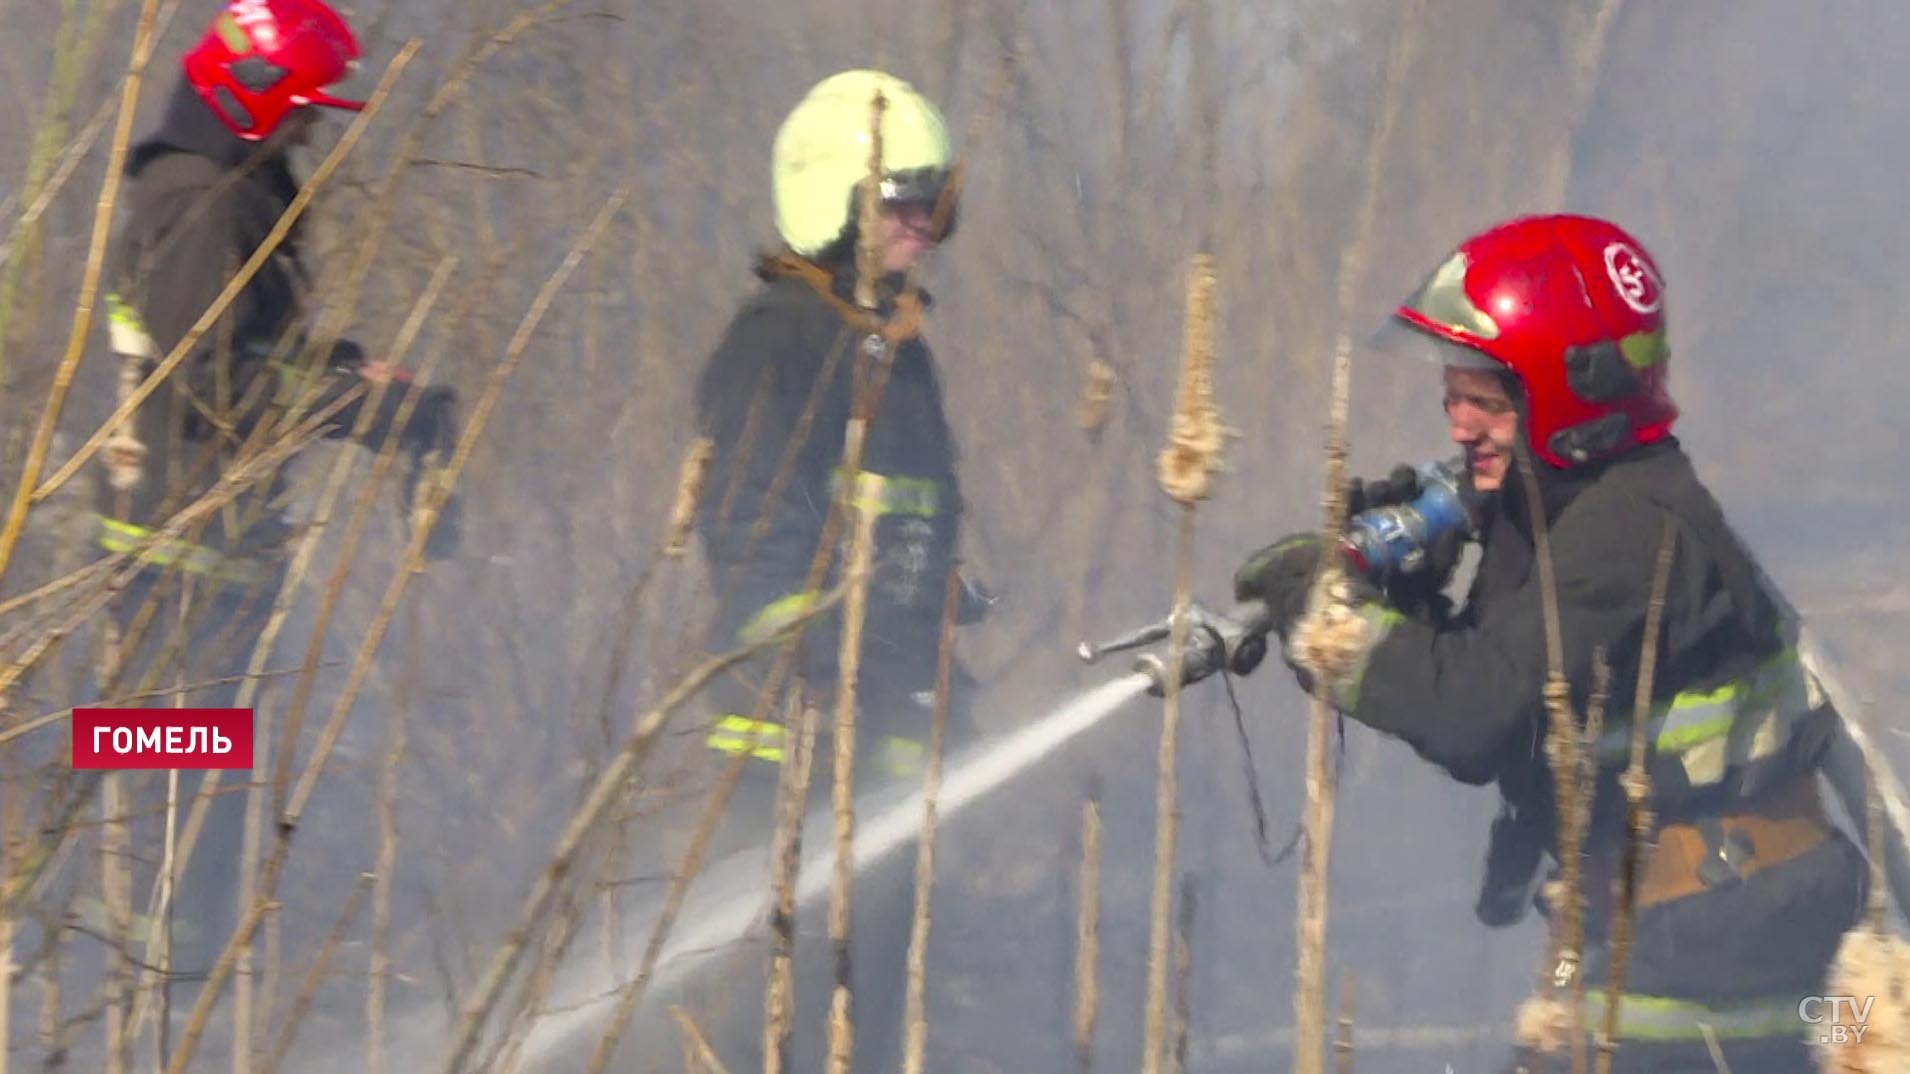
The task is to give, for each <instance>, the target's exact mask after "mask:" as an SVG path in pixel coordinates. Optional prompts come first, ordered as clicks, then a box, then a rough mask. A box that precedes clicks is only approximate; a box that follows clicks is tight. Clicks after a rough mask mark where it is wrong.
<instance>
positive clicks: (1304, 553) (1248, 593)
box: [1234, 533, 1320, 641]
mask: <svg viewBox="0 0 1910 1074" xmlns="http://www.w3.org/2000/svg"><path fill="white" fill-rule="evenodd" d="M1319 566H1320V536H1319V534H1317V533H1295V534H1289V535H1288V536H1286V537H1282V538H1281V539H1280V540H1278V541H1275V542H1274V543H1273V544H1270V545H1268V546H1267V547H1265V548H1262V549H1261V550H1260V551H1258V552H1255V553H1254V554H1253V555H1251V556H1249V557H1247V561H1246V562H1245V563H1242V564H1241V565H1240V568H1239V569H1238V570H1236V571H1234V599H1235V600H1243V601H1244V600H1257V601H1260V602H1262V603H1264V604H1265V605H1266V606H1267V608H1268V610H1269V611H1271V612H1272V613H1273V626H1274V629H1275V630H1276V631H1277V632H1278V633H1279V635H1280V637H1281V640H1283V641H1284V640H1285V639H1286V636H1287V632H1288V631H1290V630H1291V629H1292V628H1293V624H1294V623H1295V622H1296V621H1298V620H1299V618H1300V616H1301V614H1302V613H1304V612H1305V611H1306V602H1307V593H1308V592H1309V591H1310V590H1311V589H1312V588H1313V576H1314V573H1315V572H1316V571H1317V570H1318V569H1319Z"/></svg>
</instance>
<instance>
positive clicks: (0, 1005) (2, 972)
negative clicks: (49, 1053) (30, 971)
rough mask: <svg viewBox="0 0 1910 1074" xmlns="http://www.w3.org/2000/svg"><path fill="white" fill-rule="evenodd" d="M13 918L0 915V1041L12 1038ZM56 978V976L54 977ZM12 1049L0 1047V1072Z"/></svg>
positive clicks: (4, 1069)
mask: <svg viewBox="0 0 1910 1074" xmlns="http://www.w3.org/2000/svg"><path fill="white" fill-rule="evenodd" d="M13 929H14V924H13V918H11V917H0V1041H10V1040H12V1039H13V1026H12V1025H11V1018H10V1015H11V1012H12V1009H13V969H14V967H13ZM56 980H57V978H56ZM12 1052H13V1049H11V1048H0V1074H7V1062H8V1058H9V1057H10V1056H11V1054H12Z"/></svg>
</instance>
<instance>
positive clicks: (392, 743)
mask: <svg viewBox="0 0 1910 1074" xmlns="http://www.w3.org/2000/svg"><path fill="white" fill-rule="evenodd" d="M405 628H406V629H405V634H406V643H407V646H408V647H409V648H410V649H411V650H412V652H413V653H414V654H416V653H418V652H420V651H422V650H421V645H422V638H421V635H420V632H419V629H418V604H417V602H416V601H413V602H412V603H411V604H410V605H408V606H407V607H406V612H405ZM416 664H417V660H416V657H415V655H414V658H413V659H412V660H410V661H407V667H415V666H416ZM411 686H412V683H411V682H410V678H409V676H407V680H406V689H404V691H403V692H402V693H401V694H400V695H399V697H398V698H397V703H396V704H394V705H393V706H392V710H391V726H390V727H389V728H388V729H387V732H388V737H387V739H386V745H385V758H384V763H383V766H382V767H381V768H380V770H379V773H378V864H377V871H376V872H375V873H373V874H372V875H373V876H374V877H375V879H374V880H373V886H372V892H371V960H370V964H369V965H368V966H367V967H366V971H365V978H366V980H365V1070H366V1074H384V1071H385V1003H386V998H387V996H389V994H390V992H391V883H392V877H393V875H394V874H395V873H396V871H397V868H398V766H399V765H401V764H403V763H404V757H405V750H406V748H407V747H408V745H409V743H408V742H407V740H406V731H407V727H406V724H407V722H408V721H409V719H410V716H411V704H412V698H413V696H414V694H413V691H412V689H411Z"/></svg>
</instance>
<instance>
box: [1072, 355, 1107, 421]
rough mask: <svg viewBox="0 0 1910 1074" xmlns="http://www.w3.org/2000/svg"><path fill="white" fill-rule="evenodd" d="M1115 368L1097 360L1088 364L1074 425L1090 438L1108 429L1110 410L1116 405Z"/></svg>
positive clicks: (1076, 405)
mask: <svg viewBox="0 0 1910 1074" xmlns="http://www.w3.org/2000/svg"><path fill="white" fill-rule="evenodd" d="M1114 381H1115V376H1114V367H1113V366H1111V365H1109V364H1107V363H1106V362H1104V361H1102V360H1100V359H1099V358H1096V359H1095V360H1093V361H1092V362H1089V363H1088V372H1087V375H1086V376H1085V377H1083V378H1082V381H1081V399H1080V401H1079V402H1078V403H1076V404H1075V408H1074V423H1075V424H1076V425H1078V426H1080V428H1081V431H1082V432H1085V433H1087V434H1088V435H1089V436H1090V437H1094V436H1099V435H1100V433H1101V431H1102V430H1103V429H1104V428H1106V427H1107V422H1108V409H1109V408H1110V407H1111V406H1113V404H1114Z"/></svg>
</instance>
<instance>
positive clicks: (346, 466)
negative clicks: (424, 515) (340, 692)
mask: <svg viewBox="0 0 1910 1074" xmlns="http://www.w3.org/2000/svg"><path fill="white" fill-rule="evenodd" d="M454 265H455V261H454V260H453V259H451V258H448V257H447V258H445V259H443V260H441V261H439V262H438V267H437V271H436V272H435V273H434V274H433V275H432V278H431V281H430V282H429V283H428V284H426V285H425V290H424V292H423V293H422V294H421V295H420V296H419V299H418V301H417V302H416V303H415V304H414V305H413V307H412V311H411V314H410V316H408V317H407V318H406V320H405V323H404V325H403V326H402V327H401V328H400V329H399V333H398V339H397V341H396V343H395V344H394V347H395V348H398V350H397V351H396V353H397V354H402V352H403V350H407V349H409V346H410V344H411V342H412V341H413V340H415V339H416V337H417V333H418V332H419V331H420V330H422V328H423V325H424V322H425V319H426V317H427V316H428V313H429V311H430V309H431V307H432V305H434V304H435V302H436V299H437V295H438V292H439V290H440V289H441V288H442V287H443V286H444V284H445V282H446V281H447V280H448V279H449V278H450V274H451V271H452V268H453V266H454ZM442 353H443V351H442V349H435V350H433V351H432V352H431V354H430V355H429V356H428V357H427V359H426V361H425V362H424V363H423V365H422V366H421V367H420V369H419V371H418V376H419V377H420V378H421V379H428V378H429V377H430V375H431V373H432V372H433V371H434V370H435V368H436V362H437V359H438V358H439V357H440V356H441V355H442ZM394 360H395V358H394ZM388 389H389V383H388V382H385V381H380V382H378V383H376V384H374V385H372V390H371V394H370V398H369V400H368V401H367V404H366V406H365V407H363V408H362V409H361V410H360V413H359V425H358V428H357V429H356V430H355V431H354V434H355V435H359V436H362V435H363V433H364V432H365V430H366V429H368V428H369V422H370V419H371V417H372V415H373V414H374V413H375V412H376V411H377V409H378V406H379V404H380V403H382V402H383V398H384V395H385V393H386V391H387V390H388ZM421 398H422V393H420V392H409V393H407V394H406V395H405V397H404V398H403V399H402V400H400V402H399V405H398V410H397V412H396V413H395V414H394V415H393V417H392V425H393V428H392V431H391V433H390V435H388V436H387V437H386V438H385V440H384V442H383V443H382V444H381V445H380V446H379V450H378V454H377V456H376V457H375V458H374V459H373V460H372V465H371V471H370V473H368V474H367V475H366V478H365V480H364V482H363V483H362V484H361V487H360V488H359V489H358V495H357V497H356V499H355V500H354V502H353V503H352V510H351V515H350V517H349V518H348V520H347V521H346V524H345V531H344V534H343V535H342V536H341V538H340V540H339V548H338V555H337V559H336V561H335V563H334V565H333V567H332V573H331V577H330V578H328V579H327V580H326V584H325V588H324V589H323V591H322V592H321V595H320V597H319V605H318V609H317V611H316V612H315V613H314V615H313V620H312V622H313V626H312V629H311V637H310V638H309V639H308V640H307V642H306V647H305V655H304V658H303V659H302V660H301V661H300V662H299V670H298V678H297V679H296V680H295V681H294V683H293V686H292V701H291V704H290V705H289V707H288V708H287V710H286V717H285V728H284V730H283V732H282V733H281V734H280V735H279V738H278V744H277V747H276V756H275V757H274V759H273V762H272V771H271V776H270V784H269V785H270V787H271V793H272V796H273V801H272V808H273V810H274V812H278V811H282V810H283V807H284V801H283V795H284V794H285V790H286V780H287V779H288V778H289V776H290V775H291V768H292V757H293V754H294V753H295V752H296V751H297V748H298V743H299V739H300V737H301V734H302V732H303V731H304V727H305V710H306V706H307V704H308V703H309V701H310V699H311V693H312V689H313V687H314V684H315V683H316V680H317V671H318V661H319V657H320V655H321V654H322V653H323V651H324V644H325V636H326V634H327V628H328V627H329V626H330V624H331V620H332V616H333V614H334V613H335V612H336V610H337V607H338V601H339V599H340V597H341V595H342V594H343V592H344V586H345V580H346V578H347V577H348V575H349V574H350V572H351V569H352V567H353V565H354V563H355V561H356V559H357V551H358V546H359V542H360V541H361V540H362V539H363V537H364V533H365V528H366V527H367V526H368V525H369V524H370V521H371V512H372V500H373V498H374V497H375V496H376V495H377V494H378V492H379V491H380V489H381V488H382V487H383V485H384V483H385V479H386V477H387V475H388V474H389V473H390V472H391V467H392V466H393V465H394V463H395V462H396V459H397V450H398V441H399V438H400V436H401V435H402V432H403V430H404V429H406V428H407V427H409V426H410V424H411V420H412V417H413V415H414V414H415V412H416V410H417V406H418V402H419V400H420V399H421ZM351 463H352V460H351V459H350V458H349V457H348V456H346V455H343V454H341V455H340V456H339V458H338V459H337V460H336V461H335V462H334V464H333V468H332V472H331V474H330V475H329V477H328V479H327V484H326V489H325V494H324V497H323V499H322V501H321V504H320V512H319V514H318V515H317V516H316V517H315V519H314V524H313V526H312V528H311V529H310V530H308V531H307V533H306V535H305V539H304V540H303V541H302V542H301V543H300V546H299V548H298V551H297V553H296V555H295V556H294V558H293V562H292V567H291V569H290V570H288V571H287V573H286V578H285V581H284V583H283V584H282V585H281V588H280V600H281V602H285V601H287V600H289V598H290V597H291V596H293V595H294V594H295V593H296V591H297V587H298V585H299V583H300V582H301V581H302V580H303V578H304V576H305V573H306V572H307V571H308V570H309V569H310V564H311V560H312V557H313V555H314V554H315V553H316V551H317V548H318V537H319V535H320V533H321V527H324V526H329V525H330V523H331V510H332V507H333V505H334V504H335V503H336V501H337V498H338V495H339V494H340V493H341V492H342V491H343V489H344V483H345V479H346V477H347V475H348V474H349V473H350V467H351ZM434 484H435V483H434ZM411 506H412V507H413V508H414V510H415V508H416V506H417V505H415V504H414V505H411ZM414 536H415V534H414ZM288 608H289V606H288V605H287V604H285V603H281V604H280V605H279V606H277V607H275V608H274V614H275V615H277V616H279V617H280V618H282V616H283V613H284V612H285V611H286V610H288ZM276 622H277V620H275V623H276ZM268 640H276V638H275V637H274V638H269V639H268V638H261V639H260V641H261V644H260V645H259V646H257V647H255V648H254V649H253V652H252V661H253V664H254V665H256V666H263V664H264V661H265V658H266V656H267V654H268V652H269V651H270V650H269V647H268V645H267V642H268ZM261 767H263V766H262V765H261Z"/></svg>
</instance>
